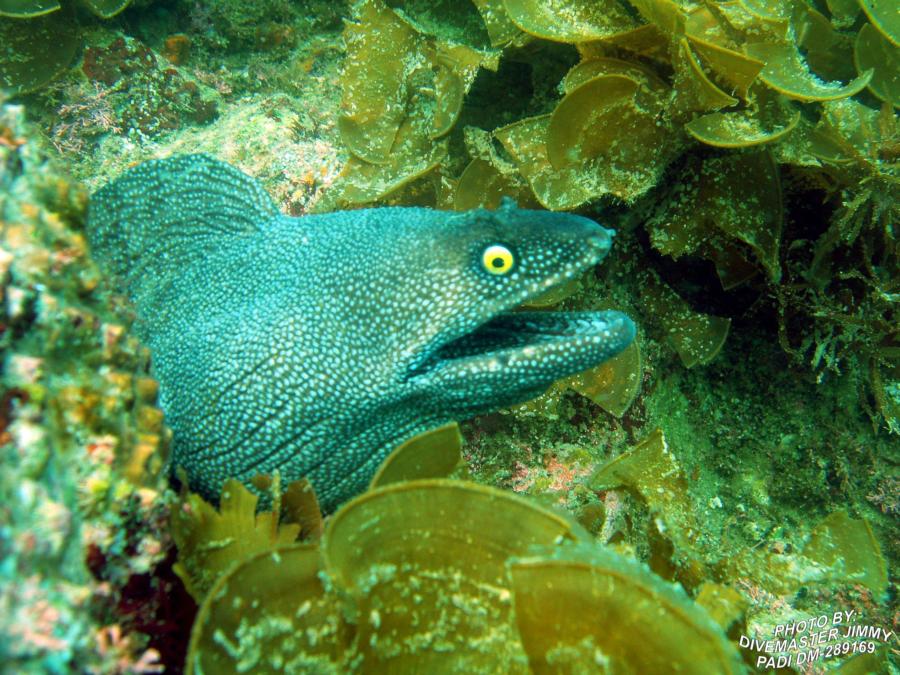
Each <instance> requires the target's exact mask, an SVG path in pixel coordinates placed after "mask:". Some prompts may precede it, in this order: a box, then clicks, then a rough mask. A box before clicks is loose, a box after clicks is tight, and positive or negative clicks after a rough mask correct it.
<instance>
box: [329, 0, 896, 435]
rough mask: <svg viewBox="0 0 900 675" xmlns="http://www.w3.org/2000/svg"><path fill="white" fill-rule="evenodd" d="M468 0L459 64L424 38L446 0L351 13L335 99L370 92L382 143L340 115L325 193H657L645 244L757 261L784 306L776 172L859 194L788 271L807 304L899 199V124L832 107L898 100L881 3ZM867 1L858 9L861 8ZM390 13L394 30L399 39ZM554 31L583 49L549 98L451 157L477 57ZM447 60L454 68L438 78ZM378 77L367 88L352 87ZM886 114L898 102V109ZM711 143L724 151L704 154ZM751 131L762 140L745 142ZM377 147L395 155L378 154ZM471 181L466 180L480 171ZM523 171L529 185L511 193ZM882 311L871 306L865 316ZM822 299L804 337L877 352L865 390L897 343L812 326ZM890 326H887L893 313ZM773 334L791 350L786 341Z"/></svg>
mask: <svg viewBox="0 0 900 675" xmlns="http://www.w3.org/2000/svg"><path fill="white" fill-rule="evenodd" d="M475 4H476V5H477V9H478V12H479V13H480V16H481V17H482V18H483V20H484V22H485V29H486V30H487V32H488V34H489V35H490V42H491V47H492V49H493V50H495V51H494V52H493V53H491V52H490V51H489V50H485V48H484V47H479V48H477V49H476V50H475V52H469V56H468V57H467V60H466V64H467V65H466V66H465V67H463V66H461V65H460V62H457V63H456V64H451V66H450V67H448V66H446V65H445V64H442V62H441V61H440V60H438V61H435V60H434V57H432V56H429V54H430V53H432V50H434V51H435V52H438V51H440V50H441V49H442V48H443V49H444V50H445V51H446V44H447V43H445V42H444V40H446V39H448V37H445V36H443V35H442V34H441V30H440V29H439V28H435V27H434V26H437V25H438V23H437V22H438V21H439V20H440V18H441V17H442V16H443V15H442V14H441V12H443V11H446V10H445V9H442V8H441V7H440V6H435V8H434V10H433V16H431V17H430V18H431V20H432V23H431V24H429V25H430V27H429V28H428V29H427V30H425V29H423V28H422V26H421V25H419V24H417V23H415V22H410V21H409V20H408V19H407V18H405V17H406V16H407V15H406V14H404V9H403V3H384V2H382V1H381V0H366V1H365V2H358V3H356V5H355V7H356V10H355V11H356V13H357V14H356V15H357V17H358V21H356V22H354V23H353V24H351V25H350V26H348V28H347V37H348V44H349V45H350V53H349V63H350V65H349V66H348V68H347V70H346V72H345V74H346V79H345V82H344V92H345V105H346V106H347V108H346V109H347V110H348V111H353V110H356V109H357V108H356V107H357V106H361V107H363V108H367V109H368V111H369V112H368V113H367V115H366V116H365V118H366V121H365V124H367V125H369V126H370V128H371V129H372V130H373V132H372V134H371V135H368V136H366V143H369V144H374V145H376V146H378V147H379V148H381V154H380V155H378V156H372V155H371V153H367V152H366V151H365V150H363V149H360V148H359V142H358V140H357V138H358V137H359V133H358V131H356V130H355V129H354V128H353V127H352V125H350V124H349V123H344V124H345V128H344V134H343V136H344V140H345V142H346V144H347V147H348V148H349V149H350V150H351V152H352V153H353V154H354V157H353V158H351V160H350V161H349V162H348V163H347V165H346V167H345V172H344V177H343V179H342V181H339V183H341V187H339V188H338V190H337V191H336V192H335V194H334V200H335V201H334V202H333V203H368V202H372V201H377V200H384V199H391V200H395V199H402V192H403V190H404V188H406V189H408V194H409V196H410V198H412V195H413V194H416V197H415V199H416V201H417V202H418V203H426V204H427V203H429V199H430V200H431V202H430V203H434V204H440V205H445V204H446V205H454V204H455V205H456V208H463V207H466V206H471V205H472V204H475V203H482V202H491V201H496V199H497V198H498V197H499V195H500V194H501V193H503V192H505V193H506V194H513V195H517V196H519V198H520V199H526V200H527V199H534V200H536V201H537V202H538V203H540V204H541V205H543V206H544V207H545V208H548V209H552V210H568V209H574V208H579V207H584V206H585V205H589V204H592V203H596V202H598V200H599V202H600V203H604V204H614V203H615V202H617V201H622V202H625V203H628V204H633V205H635V206H640V205H641V204H642V203H643V202H641V200H642V198H646V199H647V200H653V199H655V200H656V201H657V203H658V204H659V205H660V207H661V208H659V209H657V211H658V214H659V215H657V216H654V217H652V218H650V219H648V220H649V229H650V231H651V234H652V238H651V241H652V243H653V245H654V246H655V247H656V248H657V250H659V251H661V252H663V253H665V254H667V255H672V256H676V257H677V256H683V255H694V256H700V257H702V258H706V259H708V260H710V261H712V262H713V263H714V265H715V267H716V270H717V272H718V275H719V278H720V280H721V282H722V286H723V287H724V288H726V289H731V288H735V287H738V286H742V285H747V284H751V283H754V282H755V277H756V276H757V274H758V272H759V271H762V272H763V273H764V274H766V275H767V276H768V279H769V281H768V284H769V291H768V292H769V294H770V295H771V296H773V297H775V298H777V302H780V303H787V304H790V305H792V306H797V305H798V303H799V300H798V299H796V298H795V296H794V292H793V289H794V288H796V287H797V286H796V282H795V283H794V285H792V286H788V285H787V284H785V282H784V279H783V272H784V270H783V269H782V266H781V263H780V262H779V258H781V257H782V256H783V255H784V246H785V244H784V243H783V242H782V230H783V223H782V212H783V204H784V202H783V201H782V192H783V189H782V187H781V183H782V181H783V178H782V174H783V173H784V172H785V171H787V172H788V173H789V174H790V173H791V172H792V171H794V172H801V173H803V174H805V175H807V176H812V177H813V178H812V180H813V181H819V182H820V183H821V184H823V185H827V186H828V187H827V188H826V189H827V190H828V191H829V193H830V194H831V195H835V200H836V198H837V195H839V194H840V191H841V190H847V191H849V192H851V193H852V194H854V195H855V196H856V199H857V200H858V202H859V203H860V205H865V208H864V209H856V208H854V209H852V211H853V213H852V214H850V213H847V216H846V217H843V216H842V215H841V214H842V211H841V210H840V209H838V210H837V212H836V213H835V215H834V217H833V227H832V230H831V231H830V232H828V233H825V234H824V235H822V236H821V237H820V239H819V242H818V248H819V255H818V256H817V258H816V261H814V263H813V267H812V268H808V269H805V270H803V269H800V270H796V271H795V270H791V276H792V278H793V279H795V280H796V279H797V277H798V276H799V277H800V279H801V280H802V281H801V282H800V283H806V284H809V286H810V288H811V290H810V292H812V293H814V294H816V295H817V302H818V303H825V304H827V303H828V302H829V300H828V299H827V297H826V296H824V295H821V294H820V292H819V288H820V287H821V283H822V282H821V281H819V279H823V278H827V276H825V273H824V271H823V270H821V268H818V261H819V260H821V259H824V258H830V257H832V256H834V255H836V254H837V253H838V249H839V248H846V247H848V246H850V245H851V244H852V242H853V241H854V240H855V239H856V238H857V233H862V235H861V236H862V237H863V238H864V239H865V240H866V241H867V242H868V246H869V248H870V250H871V248H872V246H874V241H875V240H877V239H878V238H880V237H881V234H880V233H881V232H883V231H885V229H884V228H885V227H886V223H887V222H888V221H889V220H890V217H889V216H888V214H889V213H890V214H893V215H896V206H895V203H896V200H895V199H894V200H892V199H891V197H890V195H891V194H892V191H895V190H896V184H897V177H896V163H895V162H892V159H891V157H892V156H893V155H892V152H893V151H892V150H891V147H892V145H891V144H892V142H893V141H891V140H890V138H892V136H891V134H892V133H893V132H889V133H887V134H885V133H884V131H883V130H882V131H878V130H877V129H875V128H874V127H875V125H862V126H861V127H860V128H861V129H863V130H864V131H863V132H862V134H864V135H869V136H870V137H871V136H874V137H873V138H870V139H864V138H863V137H862V135H861V134H860V133H856V134H855V138H852V136H851V137H850V138H848V137H847V133H848V132H849V130H850V125H846V126H845V127H843V129H841V128H837V127H836V126H835V125H833V124H831V123H830V122H829V119H830V118H831V117H832V116H833V111H834V110H835V109H837V108H842V107H843V108H859V109H861V110H860V112H859V113H856V114H858V115H875V114H876V111H875V110H873V109H872V108H871V107H868V103H870V102H869V101H867V102H866V103H861V102H858V101H856V100H854V99H852V98H851V97H854V96H860V95H861V94H863V93H865V92H866V91H871V93H872V94H873V95H874V96H877V97H880V98H881V99H882V100H885V101H894V100H895V93H894V92H893V90H894V88H895V84H896V79H897V65H896V55H895V51H896V46H895V45H894V44H892V43H891V36H893V34H894V33H893V32H892V29H891V28H890V20H888V19H886V18H885V16H886V14H885V12H884V9H883V7H882V6H881V5H880V4H878V3H869V4H864V5H863V9H864V10H865V14H862V13H860V12H859V6H857V5H855V3H849V4H848V3H847V2H837V1H836V2H832V3H829V4H828V7H827V10H828V11H827V12H825V13H823V12H822V11H819V10H820V9H823V8H821V7H813V6H812V5H810V4H809V3H807V2H804V1H803V0H790V1H789V2H783V3H782V2H774V3H773V2H763V1H758V2H718V3H702V4H695V3H689V2H679V1H676V0H635V1H634V2H632V3H630V5H631V6H632V7H630V8H628V7H627V6H626V5H624V4H622V3H619V2H616V1H615V0H608V1H605V2H603V3H600V4H596V3H583V2H580V1H572V2H556V1H554V2H538V1H537V0H522V1H520V0H515V1H512V0H510V1H508V2H500V1H499V0H497V1H492V2H487V1H483V2H478V3H475ZM623 8H626V11H625V12H624V13H622V9H623ZM629 9H631V11H628V10H629ZM634 9H636V10H637V12H635V11H633V10H634ZM863 16H865V17H867V18H868V21H866V20H862V21H860V22H857V23H855V24H854V23H853V22H854V21H855V20H856V18H857V17H863ZM367 17H368V19H367ZM445 18H446V19H447V21H450V20H451V17H449V16H448V17H445ZM851 26H852V27H851ZM396 31H400V32H399V35H402V36H403V37H402V38H400V39H398V38H397V37H396V35H394V34H395V32H396ZM517 31H518V32H517ZM450 35H451V32H447V36H450ZM392 36H394V37H392ZM549 43H557V44H559V43H561V44H566V45H573V46H574V47H575V48H576V49H577V51H578V54H579V56H580V60H579V61H578V62H576V63H574V65H572V66H571V67H570V68H569V70H568V72H566V73H563V78H562V82H561V87H560V91H559V94H558V98H557V99H556V100H547V101H546V102H545V103H544V105H543V106H542V108H543V109H536V108H532V109H531V111H530V112H531V114H530V115H526V116H524V117H521V116H520V117H519V118H518V119H514V120H512V121H510V122H508V123H505V124H501V125H500V126H495V127H494V128H492V129H491V128H488V129H485V130H481V131H480V133H484V134H488V135H489V136H491V137H493V139H495V140H496V141H497V142H499V144H500V145H502V152H500V153H496V152H494V151H491V154H490V156H486V155H485V154H484V153H483V152H481V151H476V152H475V153H474V154H473V149H474V148H473V146H472V145H471V144H469V143H466V144H465V145H466V148H467V149H468V150H469V158H465V157H462V156H460V153H459V149H458V147H461V144H458V143H457V145H456V146H455V145H454V142H455V141H454V139H455V138H458V136H459V135H460V134H461V133H463V132H464V135H465V136H466V138H472V137H474V136H475V134H474V132H473V128H472V127H467V128H465V129H464V130H463V129H459V128H457V127H458V126H459V120H460V119H465V118H466V111H467V100H468V97H469V93H468V92H469V91H470V89H471V86H472V82H473V81H474V78H477V77H478V73H479V71H483V70H484V69H485V68H489V69H495V68H497V63H498V61H497V56H498V55H499V57H500V59H501V63H502V62H503V61H502V60H503V59H509V60H511V61H516V62H522V61H523V60H524V62H526V63H527V62H529V59H530V58H531V57H530V56H529V55H528V52H527V51H524V52H523V47H524V46H525V45H527V50H530V51H531V52H533V53H535V54H537V53H539V52H540V51H541V50H547V49H548V47H546V46H545V45H547V44H549ZM404 45H408V46H404ZM413 45H415V46H413ZM466 48H467V49H471V46H467V47H466ZM479 49H480V50H481V51H479ZM854 52H855V61H854ZM386 54H391V55H392V58H390V59H387V58H386V57H385V55H386ZM402 55H405V56H402ZM429 62H430V63H431V64H432V66H431V69H432V72H433V74H432V75H426V76H423V72H424V71H423V69H422V65H421V64H427V63H429ZM854 63H855V64H856V65H855V66H854ZM378 64H383V65H378ZM416 64H419V65H416ZM400 69H402V72H401V70H400ZM442 78H443V79H445V80H447V81H448V82H453V83H454V84H453V85H452V86H449V87H446V86H444V87H443V88H442V87H441V85H440V82H441V79H442ZM373 87H374V88H377V89H378V91H379V93H378V94H377V95H374V96H373V95H369V94H365V95H364V92H370V91H371V90H372V88H373ZM400 91H402V92H405V93H403V94H402V95H400V96H399V98H397V99H396V102H394V103H390V102H388V101H387V100H386V99H384V96H385V93H386V92H395V93H394V94H391V95H394V96H396V92H400ZM442 92H445V93H442ZM426 104H427V105H426ZM360 109H361V108H360ZM442 110H447V111H450V113H449V114H445V113H442ZM535 113H538V114H535ZM354 114H356V113H354ZM882 115H883V116H887V117H893V113H892V112H891V111H887V112H884V113H882ZM348 119H349V118H348ZM434 120H441V123H440V124H437V125H435V121H434ZM354 124H356V122H354ZM892 124H893V122H892ZM881 126H882V129H883V127H884V124H882V125H881ZM376 130H380V131H376ZM851 139H852V140H851ZM848 141H849V143H850V144H853V145H856V146H858V145H859V144H860V143H863V144H865V145H866V146H868V147H869V148H870V149H871V148H874V147H878V148H880V149H881V150H880V152H881V153H882V154H881V155H879V156H878V157H877V158H872V159H866V160H864V163H865V164H866V167H865V168H863V166H859V167H858V168H859V169H860V171H846V170H836V169H839V168H840V167H841V166H842V165H847V164H850V163H851V162H852V161H855V160H852V159H851V158H852V157H854V156H856V155H857V152H856V151H855V150H854V151H850V152H848V148H847V143H848ZM481 147H483V146H481ZM706 147H711V148H717V149H719V150H726V151H727V152H724V153H723V152H718V153H713V154H710V153H709V152H704V148H706ZM754 148H757V149H763V148H764V149H766V150H767V152H768V153H769V154H765V153H761V152H757V153H753V152H752V150H753V149H754ZM828 148H832V149H834V151H829V150H828ZM838 148H843V149H842V150H837V149H838ZM389 150H390V152H389ZM866 152H867V153H869V152H870V150H869V151H866ZM388 156H390V158H391V159H390V161H389V162H387V163H386V164H378V162H385V161H387V160H386V158H387V157H388ZM870 156H871V155H870ZM476 160H477V161H476ZM466 167H468V168H466ZM463 168H466V170H465V171H463ZM866 171H873V172H874V175H875V181H874V182H872V183H867V182H860V180H861V178H862V174H864V173H865V172H866ZM665 172H668V175H667V178H666V180H663V175H664V173H665ZM457 177H458V180H457ZM790 178H791V179H792V180H793V179H795V175H793V174H791V175H790ZM479 181H481V183H482V185H481V186H479V189H478V190H477V193H478V195H477V196H476V195H475V193H476V190H474V189H473V187H472V186H473V184H476V183H478V182H479ZM707 184H709V185H708V186H707ZM660 185H663V186H669V190H668V194H665V193H664V194H662V195H660V194H658V192H654V191H655V190H658V186H660ZM680 185H688V186H690V190H693V191H694V192H695V193H696V192H697V190H698V186H702V188H700V189H701V190H702V192H704V193H705V194H695V196H693V197H690V196H688V198H687V199H685V195H684V194H680V193H679V190H678V186H680ZM794 185H796V183H794ZM429 186H430V187H429ZM438 186H439V187H438ZM792 187H793V186H792ZM523 189H524V190H525V191H527V193H530V194H527V195H526V196H524V197H523V196H522V195H523ZM689 192H690V191H689ZM429 193H431V195H432V197H431V198H429V196H428V194H429ZM773 195H776V196H777V199H772V196H773ZM423 200H424V202H423ZM845 202H847V203H850V202H852V199H850V200H845ZM892 204H894V205H892ZM679 211H680V213H681V214H682V215H678V212H679ZM704 214H708V215H704ZM851 221H852V222H851ZM835 237H838V238H839V239H836V238H835ZM887 237H888V240H889V244H888V246H887V250H886V256H887V259H888V260H890V261H891V263H892V264H894V263H896V257H897V255H896V245H895V243H893V238H892V237H891V235H890V233H889V232H888V233H887ZM789 243H790V242H789ZM748 247H749V248H748ZM873 269H875V268H873ZM873 281H874V280H873ZM875 283H878V282H877V281H876V282H875ZM804 292H805V291H804ZM887 293H888V294H889V293H890V291H887ZM876 304H878V303H877V302H876ZM886 311H888V310H887V308H886V307H884V306H879V307H873V313H874V315H882V316H883V315H884V312H886ZM823 317H824V315H823V314H822V313H821V312H820V313H818V314H816V315H815V316H813V317H810V320H809V321H808V323H813V324H816V327H815V328H813V329H810V330H812V332H813V334H814V335H815V337H813V338H812V340H813V341H815V342H816V343H817V344H818V345H819V347H820V348H826V347H827V345H825V342H827V341H828V340H829V339H830V340H831V341H833V342H835V348H836V349H837V348H840V349H841V350H842V353H843V354H845V355H846V356H845V358H847V359H854V358H855V359H862V360H865V361H866V362H868V363H871V364H873V365H872V368H873V369H874V370H873V372H874V371H878V374H875V375H873V376H872V382H871V383H870V388H871V390H872V391H873V392H877V391H878V384H877V381H880V380H879V378H880V379H883V377H884V373H885V372H888V371H889V370H890V368H891V366H890V364H892V363H894V364H895V363H896V358H895V357H894V356H890V355H886V352H885V351H884V350H879V349H878V348H877V347H875V346H874V344H875V342H878V341H877V340H874V341H872V342H871V343H870V346H867V347H866V348H864V349H863V350H862V355H861V356H858V357H854V356H851V351H850V348H849V345H846V344H843V343H842V340H843V338H842V337H840V335H841V334H840V333H837V334H836V333H834V332H832V337H831V338H824V337H822V335H823V328H822V327H821V326H820V324H822V323H823V322H827V321H829V320H828V319H824V318H823ZM831 321H834V319H832V320H831ZM785 330H786V327H782V331H785ZM890 340H896V331H894V332H893V336H892V337H891V338H890ZM783 346H786V347H788V349H789V352H790V353H796V350H795V349H794V348H793V347H791V346H789V345H788V344H787V343H786V342H785V343H784V345H783ZM857 353H859V351H857ZM891 353H893V352H888V353H887V354H891ZM690 361H692V362H695V363H703V362H704V361H703V360H702V359H701V360H694V359H690ZM814 365H815V366H816V367H820V362H815V363H814ZM875 398H876V401H877V407H878V411H879V413H880V415H881V416H882V418H883V420H884V421H885V422H886V423H887V425H888V426H889V427H892V426H896V424H897V423H896V421H895V419H894V417H893V413H891V410H892V406H891V404H890V402H889V401H888V400H887V397H885V396H884V395H883V394H882V393H875Z"/></svg>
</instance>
